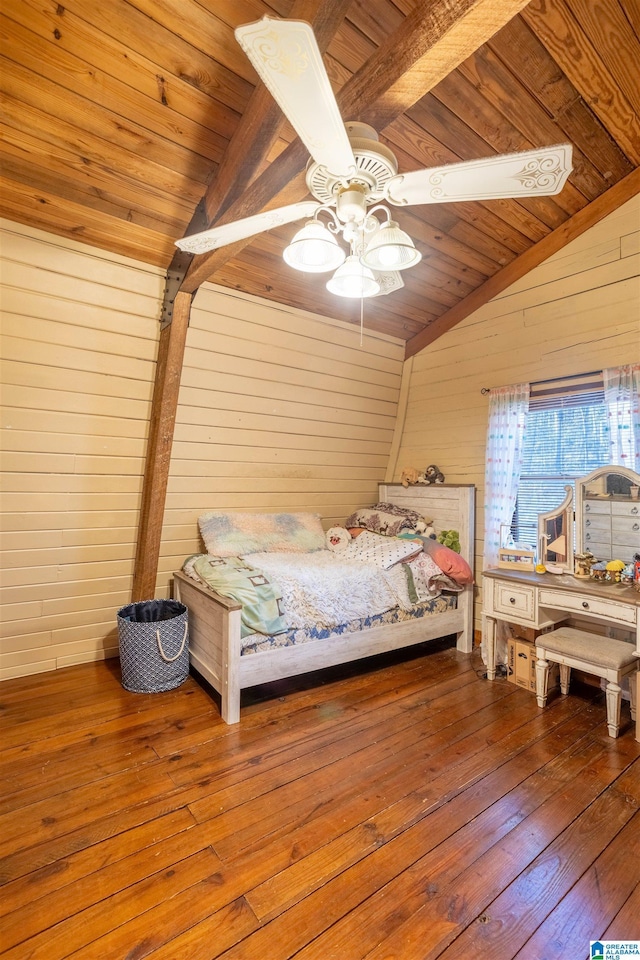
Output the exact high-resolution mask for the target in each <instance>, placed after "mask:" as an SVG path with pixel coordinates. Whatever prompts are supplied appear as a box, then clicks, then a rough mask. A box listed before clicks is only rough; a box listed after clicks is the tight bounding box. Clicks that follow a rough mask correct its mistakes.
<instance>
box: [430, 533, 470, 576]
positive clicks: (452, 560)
mask: <svg viewBox="0 0 640 960" xmlns="http://www.w3.org/2000/svg"><path fill="white" fill-rule="evenodd" d="M422 549H423V550H424V552H425V553H426V554H428V555H429V556H430V557H431V559H432V560H433V561H434V563H437V564H438V566H439V567H440V569H441V570H442V572H443V573H446V574H447V576H449V577H451V579H452V580H455V581H456V583H459V584H460V585H461V586H464V585H465V584H467V583H473V571H472V569H471V567H470V566H469V564H468V563H467V561H466V560H465V559H464V557H461V556H460V554H459V553H456V552H455V550H451V548H450V547H445V545H444V544H443V543H438V541H437V540H430V539H429V538H428V537H424V538H423V540H422Z"/></svg>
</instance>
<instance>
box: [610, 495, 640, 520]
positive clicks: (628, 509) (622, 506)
mask: <svg viewBox="0 0 640 960" xmlns="http://www.w3.org/2000/svg"><path fill="white" fill-rule="evenodd" d="M611 512H612V513H613V514H615V516H617V517H636V518H637V519H638V520H640V503H638V501H637V500H635V501H634V500H628V501H626V500H615V501H614V502H613V503H612V504H611Z"/></svg>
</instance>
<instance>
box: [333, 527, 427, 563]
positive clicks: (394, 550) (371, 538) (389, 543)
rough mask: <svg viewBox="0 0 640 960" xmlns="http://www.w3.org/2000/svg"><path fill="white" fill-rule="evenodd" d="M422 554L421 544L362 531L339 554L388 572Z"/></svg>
mask: <svg viewBox="0 0 640 960" xmlns="http://www.w3.org/2000/svg"><path fill="white" fill-rule="evenodd" d="M418 553H422V544H421V543H419V542H416V541H415V540H399V539H397V538H396V537H384V536H381V535H380V534H378V533H372V532H371V530H363V531H362V533H361V534H360V536H359V537H356V538H355V540H351V541H349V543H348V544H347V549H346V550H343V551H342V553H341V556H342V557H345V558H346V559H347V560H360V561H361V562H362V563H373V564H375V565H376V567H380V568H381V569H382V570H388V569H389V568H390V567H393V566H394V564H396V563H401V562H402V561H403V560H408V559H409V558H410V557H415V556H416V554H418Z"/></svg>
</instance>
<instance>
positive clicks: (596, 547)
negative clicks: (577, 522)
mask: <svg viewBox="0 0 640 960" xmlns="http://www.w3.org/2000/svg"><path fill="white" fill-rule="evenodd" d="M583 547H584V549H585V550H590V551H591V553H592V554H593V555H594V557H597V558H598V560H600V559H601V558H604V559H605V560H611V559H612V557H611V556H610V554H611V537H610V536H608V537H607V539H606V540H601V539H600V536H599V535H598V534H597V533H596V532H595V531H594V532H593V533H591V532H589V533H585V535H584V537H583Z"/></svg>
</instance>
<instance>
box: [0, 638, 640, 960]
mask: <svg viewBox="0 0 640 960" xmlns="http://www.w3.org/2000/svg"><path fill="white" fill-rule="evenodd" d="M429 649H430V650H431V651H432V652H430V653H429V654H428V655H421V656H418V655H417V654H416V652H415V651H414V652H413V653H411V654H406V653H405V654H403V655H394V656H388V657H386V658H385V659H384V660H377V661H375V662H373V663H372V662H371V661H369V662H368V663H367V664H362V663H361V664H359V665H357V666H351V667H349V668H344V667H343V668H340V669H335V670H332V671H328V672H325V673H324V674H322V675H315V676H314V677H312V678H309V679H304V680H300V679H298V680H297V681H294V682H288V683H287V682H282V683H279V684H274V685H271V686H270V688H269V689H268V690H267V688H265V689H264V690H262V691H260V690H256V691H253V692H252V693H253V696H252V697H249V696H247V697H245V700H244V701H243V703H244V706H243V718H242V721H241V723H240V724H239V725H238V726H234V727H228V726H226V725H224V724H223V723H222V722H221V720H220V717H219V712H218V706H217V703H216V701H215V699H214V698H213V697H212V696H211V695H210V692H209V691H208V690H206V689H204V688H203V687H202V686H200V685H199V684H198V682H197V681H196V680H195V679H193V678H189V680H188V681H187V682H186V683H185V684H184V685H183V686H181V687H180V688H178V689H177V690H174V691H172V692H170V693H165V694H150V695H140V694H131V693H127V692H126V691H125V690H123V689H122V687H121V685H120V677H119V670H118V663H117V661H107V662H106V663H98V664H88V665H84V666H78V667H72V668H69V669H65V670H61V671H59V672H58V673H52V674H43V675H39V676H35V677H30V678H24V679H18V680H11V681H7V682H5V683H3V684H2V685H1V686H0V700H1V702H2V741H1V744H2V745H1V748H0V779H1V781H2V807H1V811H0V828H1V833H0V844H1V847H0V857H1V860H0V880H1V882H2V884H3V889H2V896H1V897H0V913H1V914H2V918H1V920H0V923H1V928H0V929H1V931H2V932H1V936H2V950H3V952H2V956H3V958H7V960H27V958H28V960H36V958H46V960H58V958H63V957H64V958H66V957H73V958H74V960H98V958H101V960H125V958H126V960H141V958H143V957H153V958H154V960H212V958H214V957H221V958H224V960H287V958H290V957H295V958H296V960H332V958H335V960H364V958H366V960H432V958H442V960H472V958H475V957H491V958H492V960H515V958H517V960H540V958H543V957H544V958H545V960H552V958H558V960H581V958H586V957H587V956H588V953H589V941H590V940H592V939H596V938H603V939H632V938H637V937H640V884H639V880H640V814H639V812H638V810H639V805H640V760H639V758H640V744H639V743H637V742H636V741H635V739H634V735H633V730H632V728H631V723H630V717H629V706H628V704H627V703H625V704H624V705H623V725H622V731H621V735H620V737H619V738H618V739H617V740H612V739H610V738H609V737H608V736H607V728H606V723H605V707H604V699H603V695H602V694H601V692H600V691H599V689H597V688H594V687H588V686H580V685H576V687H575V692H573V693H572V695H571V696H569V697H560V696H559V695H558V696H554V697H553V698H552V699H550V702H549V706H548V707H547V709H546V710H544V711H541V710H539V709H538V708H537V706H536V701H535V697H534V696H533V694H530V693H527V692H525V691H523V690H520V689H519V688H517V687H515V686H514V685H513V684H510V683H508V682H506V681H505V680H499V681H496V682H495V683H489V682H487V681H485V680H484V679H482V678H481V676H480V674H481V671H482V664H481V662H480V659H479V657H478V656H477V654H474V655H473V656H472V657H468V656H465V655H463V654H460V653H458V652H457V651H456V650H455V648H450V647H447V646H446V645H444V644H439V645H435V646H434V645H432V646H431V647H430V648H429ZM419 652H420V653H423V651H419ZM265 694H268V697H269V698H268V699H265Z"/></svg>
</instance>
